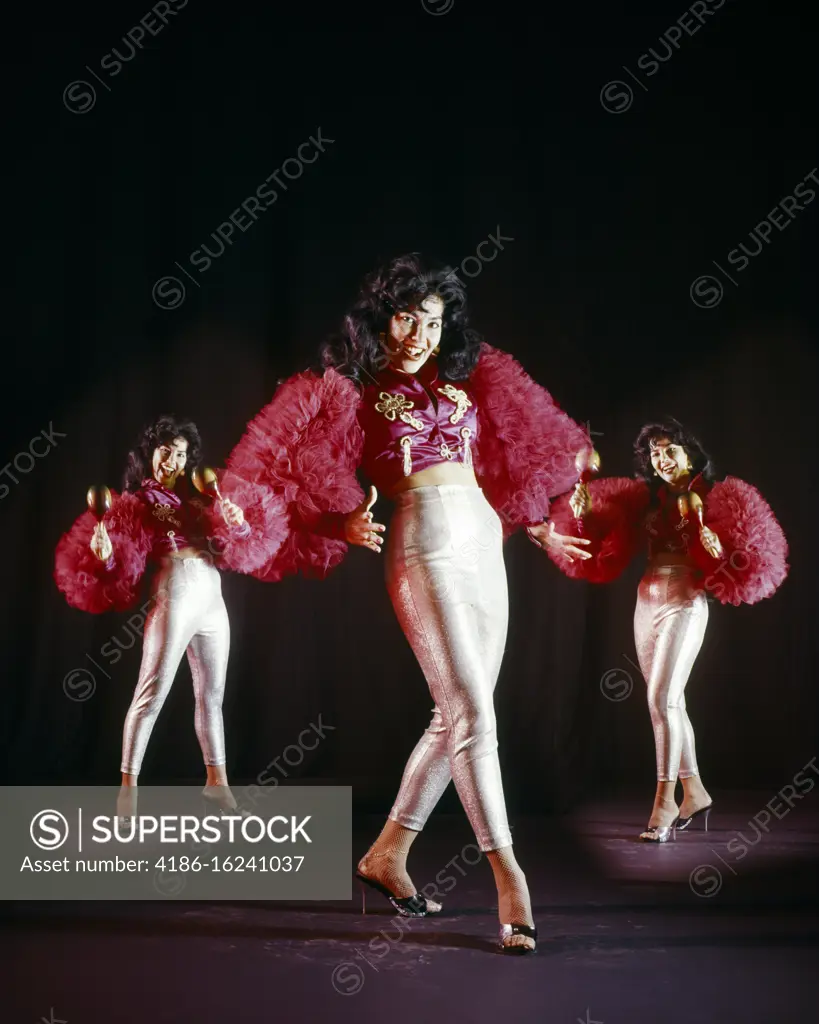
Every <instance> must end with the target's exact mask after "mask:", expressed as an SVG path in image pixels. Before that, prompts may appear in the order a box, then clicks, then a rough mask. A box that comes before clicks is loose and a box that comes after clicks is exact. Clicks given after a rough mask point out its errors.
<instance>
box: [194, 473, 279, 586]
mask: <svg viewBox="0 0 819 1024" xmlns="http://www.w3.org/2000/svg"><path fill="white" fill-rule="evenodd" d="M218 476H219V489H220V491H221V493H222V497H223V498H225V499H227V500H228V501H232V502H233V503H234V504H235V505H238V506H239V508H240V509H241V510H242V512H243V513H244V523H243V524H242V526H229V525H228V524H227V523H226V522H225V517H224V516H223V515H222V510H221V508H220V506H219V503H218V502H216V501H213V502H210V503H209V504H208V505H207V507H206V509H205V516H206V520H207V526H208V548H209V550H210V551H211V553H212V554H214V555H217V556H218V557H219V568H224V569H231V570H232V571H233V572H241V573H248V574H252V573H253V572H255V571H256V570H258V569H260V568H262V567H263V566H265V565H267V564H268V563H269V562H270V561H271V560H272V559H273V558H274V556H275V555H276V552H277V551H278V550H279V548H280V547H281V546H282V544H283V543H284V542H285V540H286V539H287V534H288V525H287V507H286V505H285V502H284V499H283V498H282V497H280V496H279V495H277V494H275V493H274V492H273V491H271V490H270V489H268V488H263V487H260V486H258V485H257V484H252V483H250V482H249V481H247V480H243V479H242V478H241V477H240V476H237V475H236V474H235V473H231V472H230V471H223V472H220V473H218Z"/></svg>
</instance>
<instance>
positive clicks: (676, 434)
mask: <svg viewBox="0 0 819 1024" xmlns="http://www.w3.org/2000/svg"><path fill="white" fill-rule="evenodd" d="M661 437H667V438H668V440H669V441H671V442H672V443H673V444H678V445H680V446H681V447H682V448H684V449H685V451H686V452H687V454H688V458H689V459H690V460H691V466H692V471H691V472H692V475H693V476H697V475H698V474H700V473H702V475H703V477H704V478H705V479H706V480H707V481H708V482H709V483H711V482H712V481H713V480H715V479H716V470H715V469H714V464H713V462H712V461H711V456H710V455H709V454H708V453H707V452H706V451H705V449H704V448H703V446H702V445H701V444H700V442H699V441H698V440H697V438H696V437H694V435H693V434H692V433H691V431H690V430H688V429H687V428H686V427H684V426H683V425H682V423H680V421H679V420H675V419H674V417H673V416H667V417H666V418H665V419H664V420H661V421H660V422H658V423H646V424H645V425H644V426H643V427H642V428H641V430H640V433H639V434H638V435H637V440H636V441H635V442H634V467H635V469H636V471H637V475H638V476H639V477H642V479H643V480H645V481H646V483H647V484H648V485H649V487H651V488H652V490H653V491H656V489H657V488H658V487H659V486H660V484H661V483H662V480H661V479H660V478H659V477H658V476H657V475H656V473H655V472H654V467H653V466H652V465H651V445H652V443H653V442H654V441H655V440H657V439H658V438H661Z"/></svg>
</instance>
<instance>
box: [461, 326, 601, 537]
mask: <svg viewBox="0 0 819 1024" xmlns="http://www.w3.org/2000/svg"><path fill="white" fill-rule="evenodd" d="M469 384H470V388H471V389H472V391H473V393H474V395H475V398H476V400H477V407H478V438H477V443H476V445H475V470H476V473H477V476H478V480H479V482H480V485H481V488H482V490H483V491H484V493H485V494H486V497H487V500H488V501H489V502H490V504H491V505H492V506H493V508H494V509H495V511H496V512H497V513H498V515H499V516H500V518H501V521H502V522H503V528H504V533H505V534H506V535H507V536H508V535H509V534H511V533H512V532H514V530H515V529H517V527H519V526H524V525H527V524H530V523H539V522H541V521H542V520H543V518H544V516H546V514H547V513H548V511H549V499H550V498H552V497H553V496H554V495H556V494H561V493H563V492H564V491H566V490H568V489H569V488H570V487H572V486H573V485H574V484H575V483H577V470H576V469H575V457H576V455H577V453H578V452H579V451H581V450H582V449H583V448H587V447H589V438H588V435H587V434H586V431H585V430H583V428H582V427H580V426H578V425H577V423H575V422H574V420H572V419H571V418H570V417H569V416H567V415H566V413H565V412H563V411H562V410H561V409H560V408H559V407H558V406H557V405H556V403H555V402H554V400H553V399H552V396H551V395H550V394H549V392H548V391H547V390H546V389H545V388H542V387H541V386H540V385H539V384H536V383H535V382H534V381H533V380H532V378H531V377H529V375H528V374H527V373H526V372H525V371H524V370H523V368H522V367H521V366H520V364H519V363H518V362H516V360H515V359H513V358H512V356H510V355H507V353H505V352H500V351H499V350H498V349H495V348H492V347H491V346H490V345H487V344H484V345H483V347H482V350H481V357H480V360H479V361H478V365H477V367H476V369H475V371H474V373H473V374H472V376H471V377H470V380H469Z"/></svg>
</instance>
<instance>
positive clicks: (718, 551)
mask: <svg viewBox="0 0 819 1024" xmlns="http://www.w3.org/2000/svg"><path fill="white" fill-rule="evenodd" d="M700 542H701V543H702V546H703V547H704V548H705V550H706V551H707V552H708V554H709V555H710V556H711V557H712V558H722V544H721V542H720V539H719V537H718V536H717V535H716V534H715V533H714V531H713V530H709V529H708V527H707V526H701V527H700Z"/></svg>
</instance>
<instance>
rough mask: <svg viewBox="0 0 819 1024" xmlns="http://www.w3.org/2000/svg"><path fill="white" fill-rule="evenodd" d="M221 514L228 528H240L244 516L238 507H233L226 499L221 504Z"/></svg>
mask: <svg viewBox="0 0 819 1024" xmlns="http://www.w3.org/2000/svg"><path fill="white" fill-rule="evenodd" d="M222 514H223V515H224V517H225V522H226V523H227V524H228V526H241V525H242V523H244V521H245V514H244V512H243V511H242V510H241V509H240V508H239V506H238V505H234V504H233V502H232V501H228V500H227V498H225V499H224V501H223V502H222Z"/></svg>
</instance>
